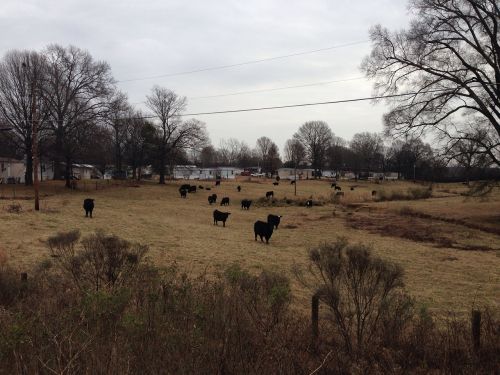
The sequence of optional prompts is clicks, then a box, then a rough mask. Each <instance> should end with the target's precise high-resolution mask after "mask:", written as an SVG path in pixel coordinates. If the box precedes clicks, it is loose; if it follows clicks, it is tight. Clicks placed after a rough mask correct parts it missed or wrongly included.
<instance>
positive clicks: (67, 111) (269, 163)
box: [0, 0, 500, 186]
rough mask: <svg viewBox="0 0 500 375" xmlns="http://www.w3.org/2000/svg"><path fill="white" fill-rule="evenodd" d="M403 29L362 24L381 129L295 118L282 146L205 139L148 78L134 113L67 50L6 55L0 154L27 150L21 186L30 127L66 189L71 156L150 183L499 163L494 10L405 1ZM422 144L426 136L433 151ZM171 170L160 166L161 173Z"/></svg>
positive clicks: (498, 48)
mask: <svg viewBox="0 0 500 375" xmlns="http://www.w3.org/2000/svg"><path fill="white" fill-rule="evenodd" d="M410 10H411V12H412V14H413V21H412V23H411V25H410V27H409V28H408V29H403V30H399V31H397V32H392V31H390V30H387V29H386V28H384V27H383V26H381V25H377V26H374V27H372V29H371V30H370V38H371V41H372V51H371V53H370V54H369V55H368V56H367V57H366V58H365V59H364V60H363V62H362V65H361V69H362V71H363V72H364V73H365V74H366V76H367V77H368V78H369V79H372V80H373V81H374V95H375V96H377V97H382V98H383V99H381V100H384V101H385V102H386V103H387V104H388V106H389V110H388V112H387V113H386V114H385V115H384V117H383V122H384V127H385V130H384V133H383V134H375V133H367V132H364V133H359V134H355V135H354V136H353V138H352V139H351V140H350V141H346V140H344V139H342V138H339V137H337V136H335V135H334V134H333V132H332V131H331V129H330V127H329V126H328V124H326V123H325V122H323V121H310V122H306V123H305V124H303V125H302V126H300V127H299V128H298V130H297V131H296V132H295V133H294V134H293V136H292V137H291V138H290V139H289V140H288V141H287V142H286V144H285V146H284V149H283V151H282V153H281V155H280V150H279V148H278V146H277V145H276V143H274V142H273V141H272V140H271V139H270V138H269V137H267V136H262V137H260V138H259V139H258V140H257V142H256V145H255V147H253V148H251V147H250V146H249V145H248V144H247V143H245V142H243V141H239V140H237V139H233V138H231V139H227V140H222V141H220V143H219V145H218V146H217V147H216V146H214V145H212V144H211V142H210V140H209V137H208V134H207V131H206V128H205V124H204V123H203V122H201V121H199V120H196V119H184V117H183V116H182V114H183V112H184V110H185V108H186V105H187V100H186V98H185V97H182V96H179V95H178V94H176V93H175V92H173V91H171V90H168V89H166V88H163V87H159V86H154V87H153V88H152V89H151V92H150V94H149V95H147V97H146V106H147V108H148V109H149V111H150V113H151V114H152V115H154V118H152V117H151V116H145V114H144V113H142V112H140V111H137V110H135V109H134V108H133V106H131V105H130V103H129V102H128V100H127V96H126V94H124V93H122V92H120V91H119V90H118V89H117V87H116V81H115V80H114V79H113V76H112V74H111V69H110V66H109V65H108V64H107V63H106V62H104V61H96V60H95V59H93V57H92V56H91V55H90V54H89V53H88V52H87V51H84V50H81V49H79V48H77V47H74V46H69V47H62V46H59V45H55V44H54V45H49V46H48V47H46V48H45V49H44V50H42V51H17V50H15V51H11V52H8V53H7V54H5V56H4V57H3V59H2V60H1V62H0V129H2V130H5V129H10V130H8V131H0V150H1V151H2V153H5V154H18V156H24V157H25V158H26V166H27V168H26V183H27V184H31V183H32V181H31V180H32V169H33V167H32V157H33V155H32V149H33V147H32V146H33V139H32V137H33V135H34V134H33V124H37V125H38V126H37V128H38V132H37V134H36V136H37V138H38V139H39V145H38V146H39V147H38V152H39V154H40V155H39V156H41V157H45V158H47V159H50V160H53V161H54V164H55V170H54V178H61V177H63V176H64V177H65V178H66V184H67V185H68V186H69V178H70V175H71V165H72V163H73V162H74V161H82V162H88V163H91V164H95V165H97V166H99V168H100V169H101V170H102V171H104V169H105V168H106V166H108V165H113V166H114V169H115V170H116V171H117V173H118V174H120V173H123V172H124V171H125V170H126V169H127V168H130V169H131V170H132V173H133V177H134V178H140V177H141V170H142V168H143V167H144V166H147V165H151V166H152V167H153V169H154V170H155V171H156V173H157V174H158V175H159V176H160V183H164V182H165V176H166V175H167V174H168V173H169V172H172V168H173V165H175V164H185V163H196V164H200V165H201V166H205V167H211V166H219V165H228V166H239V167H243V168H245V167H250V166H259V167H261V168H262V170H263V171H264V172H273V171H275V170H276V169H277V168H279V167H280V166H281V165H284V166H287V167H299V166H305V165H307V166H310V167H311V168H313V169H314V170H315V176H319V175H320V172H321V170H322V169H324V168H331V169H334V170H350V171H353V172H357V173H359V172H366V171H394V172H398V173H400V175H402V176H403V177H405V178H428V179H433V178H435V177H436V176H437V175H439V174H442V171H443V169H444V168H445V166H447V165H450V163H451V164H452V165H457V166H461V167H463V169H464V170H465V177H466V178H468V176H471V175H472V174H474V172H477V171H478V170H485V169H486V168H487V167H494V168H495V169H498V167H500V44H499V38H498V30H500V24H499V20H500V8H499V6H498V3H497V1H495V0H456V1H437V0H415V1H412V2H411V3H410ZM424 140H432V147H431V145H430V144H428V143H426V142H425V141H424ZM169 170H170V171H169Z"/></svg>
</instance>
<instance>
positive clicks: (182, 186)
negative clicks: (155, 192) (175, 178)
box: [179, 184, 191, 191]
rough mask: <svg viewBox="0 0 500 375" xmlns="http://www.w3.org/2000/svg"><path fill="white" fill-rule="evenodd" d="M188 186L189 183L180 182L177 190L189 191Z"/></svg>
mask: <svg viewBox="0 0 500 375" xmlns="http://www.w3.org/2000/svg"><path fill="white" fill-rule="evenodd" d="M190 187H191V185H189V184H182V185H181V187H180V188H179V191H181V190H182V189H184V190H187V191H189V188H190Z"/></svg>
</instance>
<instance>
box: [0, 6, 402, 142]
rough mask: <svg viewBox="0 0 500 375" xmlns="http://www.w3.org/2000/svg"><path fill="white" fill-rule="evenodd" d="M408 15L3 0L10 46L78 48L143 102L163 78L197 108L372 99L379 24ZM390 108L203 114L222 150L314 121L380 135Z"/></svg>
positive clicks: (278, 138)
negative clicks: (367, 64) (370, 58)
mask: <svg viewBox="0 0 500 375" xmlns="http://www.w3.org/2000/svg"><path fill="white" fill-rule="evenodd" d="M409 18H410V16H409V14H408V11H407V5H406V1H404V0H309V1H294V0H253V1H242V0H240V1H236V0H233V1H231V0H212V1H207V0H191V1H185V0H143V1H132V0H85V1H82V0H80V1H77V0H64V1H62V0H38V1H36V0H22V1H20V0H1V6H0V35H2V37H1V38H0V54H1V55H3V54H4V53H5V52H6V51H8V50H11V49H43V48H44V47H45V46H46V45H48V44H50V43H59V44H62V45H68V44H73V45H76V46H78V47H80V48H83V49H86V50H88V51H89V52H90V53H91V54H92V55H93V56H94V58H95V59H98V60H105V61H107V62H108V63H109V64H110V65H111V68H112V71H113V74H114V76H115V78H116V79H117V80H118V81H119V82H118V85H119V87H120V89H121V90H122V91H124V92H125V93H127V95H128V97H129V100H130V102H131V103H133V104H134V105H135V106H136V107H137V108H143V109H145V107H144V105H143V103H142V102H143V101H144V100H145V96H146V95H147V94H148V93H149V91H150V89H151V87H152V86H153V85H155V84H157V85H160V86H164V87H167V88H169V89H172V90H174V91H175V92H177V93H178V94H180V95H185V96H186V97H187V98H188V109H187V112H188V113H199V112H211V111H224V110H232V109H240V108H255V107H268V106H280V105H288V104H299V103H310V102H323V101H332V100H338V99H347V98H357V97H366V96H369V95H370V94H371V84H370V82H368V81H367V80H366V79H364V78H363V74H362V73H361V71H360V69H359V66H360V64H361V61H362V59H363V57H364V56H366V55H367V54H368V53H369V52H370V43H369V41H368V30H369V28H370V26H372V25H374V24H377V23H380V24H382V25H384V26H387V27H389V28H390V29H399V28H403V27H405V26H406V25H407V24H408V22H409ZM346 45H347V46H346ZM330 47H338V48H330ZM318 49H324V50H323V51H319V52H315V53H307V54H299V55H297V56H293V57H287V58H278V59H273V60H268V61H264V62H260V63H252V64H245V65H241V66H237V67H231V68H227V69H216V70H206V71H203V72H198V73H192V74H175V73H182V72H186V71H193V70H199V69H204V68H210V67H218V66H225V65H231V64H238V63H242V62H248V61H255V60H261V59H268V58H272V57H278V56H283V55H291V54H298V53H301V52H308V51H312V50H318ZM149 77H155V78H149ZM331 81H341V82H331ZM318 83H322V84H318ZM312 84H314V85H312ZM304 85H309V86H305V87H296V88H289V89H281V88H284V87H289V86H304ZM276 89H279V90H276ZM227 94H231V95H227ZM384 110H385V108H384V106H383V105H377V106H373V105H372V104H371V103H370V102H357V103H350V104H335V105H324V106H314V107H301V108H290V109H280V110H273V111H260V112H244V113H235V114H219V115H201V116H196V117H197V118H198V119H200V120H202V121H204V122H205V123H206V124H207V129H208V132H209V134H210V137H211V139H212V142H213V144H214V145H216V146H217V145H218V143H219V141H220V139H222V138H229V137H235V138H238V139H240V140H245V141H246V142H248V143H249V144H250V145H251V146H253V145H254V144H255V140H256V139H257V138H259V137H260V136H262V135H267V136H269V137H270V138H272V139H273V140H274V141H275V142H276V143H277V144H278V146H279V147H280V148H282V147H283V144H284V142H285V141H286V139H288V138H290V137H291V136H292V134H293V133H294V132H295V131H296V130H297V129H298V127H299V126H300V125H301V124H303V123H304V122H306V121H309V120H323V121H326V122H327V123H328V124H329V125H330V126H331V128H332V130H333V132H334V133H335V134H336V135H337V136H341V137H343V138H346V139H350V138H351V137H352V135H353V134H355V133H357V132H362V131H371V132H378V131H381V130H382V122H381V116H382V114H383V112H384Z"/></svg>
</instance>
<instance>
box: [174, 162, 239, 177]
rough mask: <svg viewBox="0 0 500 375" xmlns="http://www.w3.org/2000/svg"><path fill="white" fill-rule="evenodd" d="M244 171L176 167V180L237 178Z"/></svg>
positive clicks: (228, 168) (227, 168)
mask: <svg viewBox="0 0 500 375" xmlns="http://www.w3.org/2000/svg"><path fill="white" fill-rule="evenodd" d="M241 172H243V169H241V168H237V167H216V168H199V167H197V166H196V165H176V166H175V167H174V178H177V179H185V180H215V179H229V180H232V179H234V178H236V176H238V175H239V174H240V173H241Z"/></svg>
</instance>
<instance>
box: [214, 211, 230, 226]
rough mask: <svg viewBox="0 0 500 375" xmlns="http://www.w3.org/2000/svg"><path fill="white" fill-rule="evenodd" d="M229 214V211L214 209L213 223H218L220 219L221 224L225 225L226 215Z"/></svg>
mask: <svg viewBox="0 0 500 375" xmlns="http://www.w3.org/2000/svg"><path fill="white" fill-rule="evenodd" d="M229 215H231V213H230V212H221V211H218V210H214V225H218V222H219V221H222V226H223V227H225V226H226V220H227V218H228V216H229Z"/></svg>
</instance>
